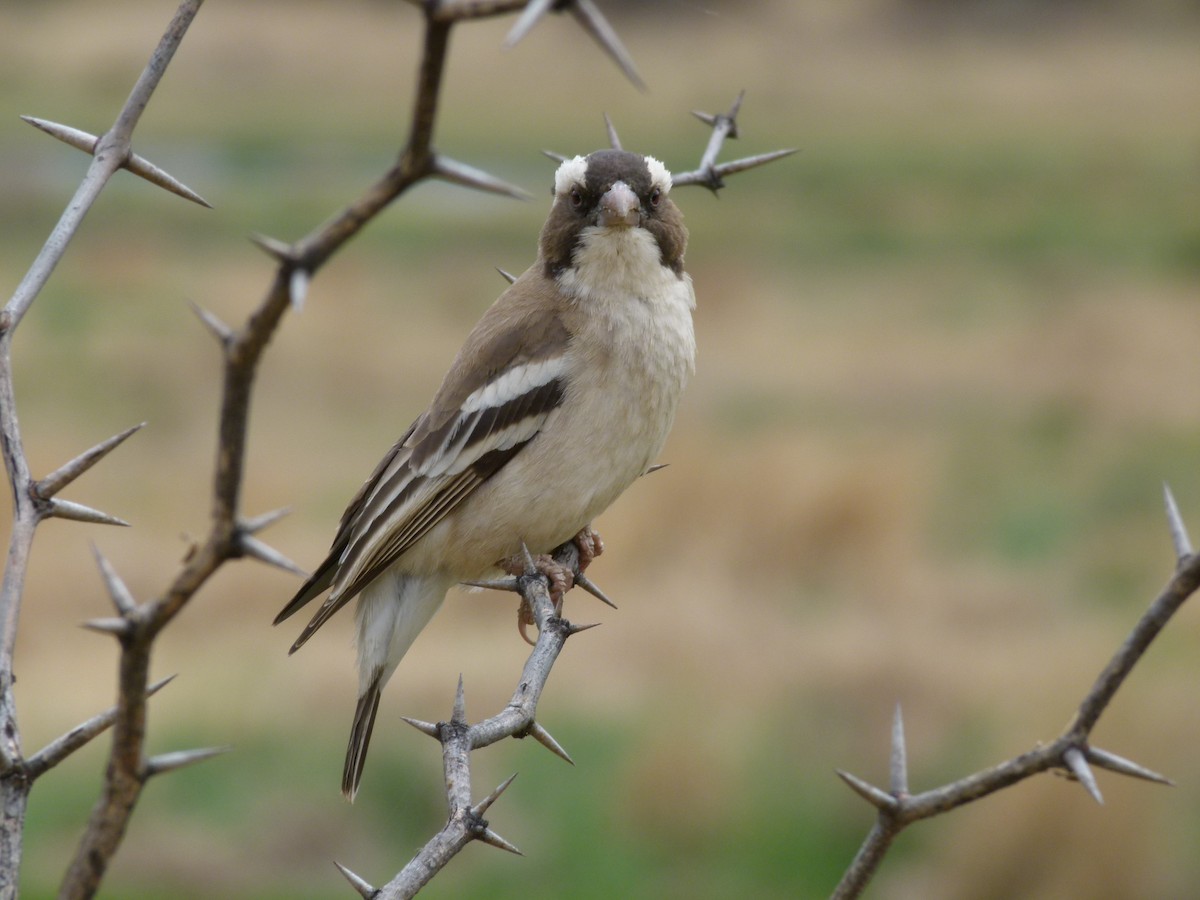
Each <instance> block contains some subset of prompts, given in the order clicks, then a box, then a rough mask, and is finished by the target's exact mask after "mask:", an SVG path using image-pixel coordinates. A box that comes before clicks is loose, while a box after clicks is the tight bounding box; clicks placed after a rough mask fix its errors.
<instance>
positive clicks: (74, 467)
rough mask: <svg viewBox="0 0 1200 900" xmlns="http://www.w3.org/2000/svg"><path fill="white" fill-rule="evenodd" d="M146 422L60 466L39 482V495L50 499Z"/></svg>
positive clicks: (127, 429) (116, 435) (115, 435)
mask: <svg viewBox="0 0 1200 900" xmlns="http://www.w3.org/2000/svg"><path fill="white" fill-rule="evenodd" d="M145 424H146V423H145V422H139V423H138V424H137V425H133V426H130V427H129V428H126V429H125V430H124V431H122V432H121V433H120V434H114V435H113V436H112V437H110V438H109V439H108V440H106V441H101V442H100V443H99V444H96V446H94V447H92V448H91V449H89V450H85V451H83V452H82V453H80V454H79V455H78V456H77V457H75V458H74V459H73V460H71V461H70V462H69V463H66V464H65V465H62V466H59V467H58V468H57V469H55V470H54V471H53V472H51V473H50V474H49V475H47V476H46V477H45V478H43V479H42V480H41V481H39V482H38V483H37V492H38V495H39V496H40V497H42V498H44V499H47V500H48V499H50V498H51V497H53V496H54V495H55V494H57V493H58V492H59V491H61V490H62V489H63V488H65V487H66V486H67V485H68V484H70V483H71V482H72V481H74V480H75V479H76V478H78V477H79V476H80V475H82V474H83V473H84V472H86V471H87V470H88V469H90V468H91V467H92V466H94V465H95V464H96V463H98V462H100V460H102V459H104V457H106V456H107V455H108V454H109V453H111V452H112V451H113V450H115V449H116V448H117V447H119V446H120V445H121V444H123V443H124V442H125V440H126V438H128V437H129V436H130V435H131V434H133V433H134V432H135V431H138V430H139V429H141V428H143V427H144V426H145Z"/></svg>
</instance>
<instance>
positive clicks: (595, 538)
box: [571, 525, 604, 572]
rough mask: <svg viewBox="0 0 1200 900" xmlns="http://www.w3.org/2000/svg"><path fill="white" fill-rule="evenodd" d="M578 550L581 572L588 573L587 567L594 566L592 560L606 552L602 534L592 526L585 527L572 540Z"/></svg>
mask: <svg viewBox="0 0 1200 900" xmlns="http://www.w3.org/2000/svg"><path fill="white" fill-rule="evenodd" d="M571 543H573V544H574V545H575V547H576V549H578V550H579V571H580V572H585V571H587V567H588V566H590V565H591V564H592V560H593V559H595V558H596V557H597V556H599V555H600V554H601V553H603V552H604V541H603V540H602V539H601V537H600V532H598V531H596V529H594V528H593V527H592V526H591V525H585V526H583V529H582V530H581V531H580V532H579V534H577V535H575V537H573V538H571Z"/></svg>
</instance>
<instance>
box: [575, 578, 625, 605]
mask: <svg viewBox="0 0 1200 900" xmlns="http://www.w3.org/2000/svg"><path fill="white" fill-rule="evenodd" d="M575 586H576V587H581V588H583V589H584V590H585V591H587V592H588V593H589V594H591V595H592V596H593V597H595V598H596V599H597V600H599V601H600V602H601V603H607V604H608V605H609V606H611V607H612V608H613V609H616V608H617V604H615V603H613V602H612V601H611V600H609V599H608V597H607V596H606V595H605V593H604V591H602V590H600V587H599V586H598V585H597V584H596V582H594V581H592V579H590V578H588V577H587V576H586V575H584V574H583V573H582V572H580V573H579V574H578V575H576V576H575Z"/></svg>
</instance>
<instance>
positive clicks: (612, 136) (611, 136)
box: [604, 113, 625, 150]
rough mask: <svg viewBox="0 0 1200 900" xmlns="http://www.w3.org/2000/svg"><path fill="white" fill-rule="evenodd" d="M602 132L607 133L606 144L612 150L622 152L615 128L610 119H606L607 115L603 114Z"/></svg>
mask: <svg viewBox="0 0 1200 900" xmlns="http://www.w3.org/2000/svg"><path fill="white" fill-rule="evenodd" d="M604 130H605V131H607V132H608V144H609V146H610V147H612V148H613V149H614V150H623V149H625V148H624V147H622V146H621V139H620V138H619V137H618V136H617V128H616V126H615V125H613V122H612V119H610V118H609V117H608V113H605V114H604Z"/></svg>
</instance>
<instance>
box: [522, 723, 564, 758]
mask: <svg viewBox="0 0 1200 900" xmlns="http://www.w3.org/2000/svg"><path fill="white" fill-rule="evenodd" d="M525 733H526V734H527V735H529V736H530V737H531V738H533V739H534V740H535V741H537V742H538V743H539V744H541V745H542V746H543V747H545V748H546V749H547V750H549V751H550V752H551V753H553V754H554V755H555V756H557V757H558V758H559V759H565V760H566V761H567V762H569V763H570V764H571V765H575V760H573V759H571V755H570V754H569V753H567V751H566V750H564V749H563V745H562V744H560V743H559V742H558V741H556V740H555V739H554V735H552V734H551V733H550V732H548V731H547V730H546V729H545V728H543V727H542V726H541V725H540V724H539V723H537V722H530V723H529V729H528V730H527V731H526V732H525Z"/></svg>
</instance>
